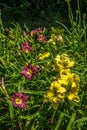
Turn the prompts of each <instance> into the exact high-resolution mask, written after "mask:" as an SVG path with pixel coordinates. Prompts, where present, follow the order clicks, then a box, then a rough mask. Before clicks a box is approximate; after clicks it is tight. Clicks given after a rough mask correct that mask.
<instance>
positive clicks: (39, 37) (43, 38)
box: [37, 35, 46, 42]
mask: <svg viewBox="0 0 87 130" xmlns="http://www.w3.org/2000/svg"><path fill="white" fill-rule="evenodd" d="M37 39H38V40H39V42H46V36H43V35H38V37H37Z"/></svg>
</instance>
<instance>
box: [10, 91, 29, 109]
mask: <svg viewBox="0 0 87 130" xmlns="http://www.w3.org/2000/svg"><path fill="white" fill-rule="evenodd" d="M28 98H29V96H28V95H24V94H22V93H21V92H15V93H14V95H13V96H12V97H11V99H10V100H11V101H12V104H13V106H14V107H20V108H22V109H24V108H26V101H27V100H28Z"/></svg>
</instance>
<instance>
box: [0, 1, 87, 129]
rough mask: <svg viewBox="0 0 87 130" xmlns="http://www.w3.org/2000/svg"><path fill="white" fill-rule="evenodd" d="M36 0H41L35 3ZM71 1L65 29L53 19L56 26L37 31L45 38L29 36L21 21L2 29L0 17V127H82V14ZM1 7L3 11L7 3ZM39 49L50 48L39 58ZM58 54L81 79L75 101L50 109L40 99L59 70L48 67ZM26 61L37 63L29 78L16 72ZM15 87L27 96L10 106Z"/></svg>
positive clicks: (86, 61)
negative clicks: (68, 60) (27, 46)
mask: <svg viewBox="0 0 87 130" xmlns="http://www.w3.org/2000/svg"><path fill="white" fill-rule="evenodd" d="M12 2H14V8H15V7H16V5H15V1H11V3H9V1H8V2H7V3H6V6H7V4H8V3H9V4H13V3H12ZM27 2H28V1H27ZM32 2H34V3H35V1H32ZM32 2H28V3H29V5H28V3H26V2H24V1H21V4H20V2H19V3H18V4H19V5H18V7H19V8H17V9H20V8H24V9H25V8H26V6H28V7H29V6H30V7H31V3H32ZM37 2H40V1H39V0H38V1H37ZM48 2H49V1H48ZM56 2H57V4H61V1H60V0H59V1H56ZM2 3H3V2H2ZM42 3H43V1H42V2H41V3H39V4H42ZM53 4H54V1H51V3H50V5H49V10H50V7H51V6H53V8H55V4H54V5H53ZM20 5H21V6H20ZM22 5H23V6H22ZM77 5H78V8H77V10H76V16H74V15H73V13H72V12H73V11H72V9H71V5H70V3H68V9H69V19H70V27H69V29H68V27H66V26H65V25H64V24H62V23H61V22H59V21H56V23H57V24H58V27H56V28H54V27H52V28H51V29H50V30H47V29H46V28H42V31H41V33H40V35H41V36H46V41H45V40H44V41H39V40H43V37H42V38H41V39H39V40H38V39H37V38H38V34H37V35H33V34H32V33H31V32H32V30H30V29H29V28H27V27H26V26H24V27H23V29H22V28H21V27H20V25H19V24H17V25H15V24H14V28H4V27H3V23H2V20H1V18H0V106H1V107H0V130H4V129H7V130H9V129H11V130H15V129H18V130H86V129H87V110H86V109H87V105H86V104H87V93H86V90H87V25H86V16H85V15H83V18H82V16H81V11H80V7H79V1H78V0H77ZM33 6H34V5H33ZM6 8H7V9H6V10H8V8H9V7H6ZM37 8H38V10H39V7H36V10H37ZM15 9H16V8H15ZM19 12H21V11H19ZM17 13H18V12H17ZM22 14H23V13H22ZM33 31H36V30H33ZM59 36H60V37H59ZM23 42H25V43H26V42H27V43H29V44H30V46H31V47H32V48H33V53H26V52H24V51H23V49H22V43H23ZM45 52H49V53H50V56H49V57H46V59H45V58H43V55H44V53H45ZM64 53H65V54H67V55H68V56H69V58H71V59H73V60H74V62H75V66H74V67H72V69H71V71H72V72H73V73H76V74H78V75H79V77H80V80H81V81H80V88H79V93H78V94H79V97H80V102H79V103H76V102H74V101H73V100H72V101H70V100H68V99H66V100H65V101H64V102H63V103H61V104H59V106H58V108H57V109H56V110H54V109H53V108H52V106H51V104H50V103H49V102H48V103H44V102H43V100H44V94H45V93H46V91H47V90H49V88H50V84H51V82H52V81H54V80H56V79H57V78H58V77H59V71H57V72H56V71H55V68H54V67H53V65H54V59H55V56H56V55H57V54H59V55H60V54H64ZM39 54H43V55H42V58H43V60H40V59H39ZM29 62H30V63H32V64H33V65H35V66H37V68H38V71H37V74H38V75H37V76H35V77H33V78H32V79H31V80H27V79H26V78H25V77H24V76H23V75H21V74H20V72H21V70H22V69H23V66H26V65H27V64H28V63H29ZM15 92H22V93H23V94H26V95H28V96H29V99H28V100H27V103H26V106H27V107H26V109H21V108H19V107H14V105H13V103H12V101H11V97H12V95H13V94H14V93H15ZM15 102H16V101H15Z"/></svg>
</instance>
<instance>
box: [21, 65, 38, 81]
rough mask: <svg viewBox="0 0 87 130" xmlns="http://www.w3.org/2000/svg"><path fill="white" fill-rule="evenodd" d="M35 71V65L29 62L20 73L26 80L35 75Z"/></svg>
mask: <svg viewBox="0 0 87 130" xmlns="http://www.w3.org/2000/svg"><path fill="white" fill-rule="evenodd" d="M36 72H37V67H36V66H33V65H32V64H31V63H29V64H28V66H24V68H23V70H22V71H21V72H20V73H21V74H22V75H24V76H25V77H26V78H27V79H28V80H30V79H31V78H32V77H34V76H35V75H36Z"/></svg>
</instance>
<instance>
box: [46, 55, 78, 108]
mask: <svg viewBox="0 0 87 130" xmlns="http://www.w3.org/2000/svg"><path fill="white" fill-rule="evenodd" d="M55 65H56V66H57V67H58V70H59V78H57V80H56V81H53V82H52V83H51V86H50V88H49V90H48V91H47V93H46V94H45V95H44V102H50V103H51V104H52V106H53V108H54V109H57V107H58V105H59V104H60V103H63V102H64V101H65V99H66V98H67V99H68V100H70V101H74V102H79V101H80V99H79V96H78V91H79V87H80V85H79V83H80V78H79V76H78V75H77V74H75V73H71V70H70V67H72V66H73V65H74V61H73V60H70V59H69V58H68V56H67V55H66V54H63V55H57V57H56V58H55ZM55 68H56V67H55Z"/></svg>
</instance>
